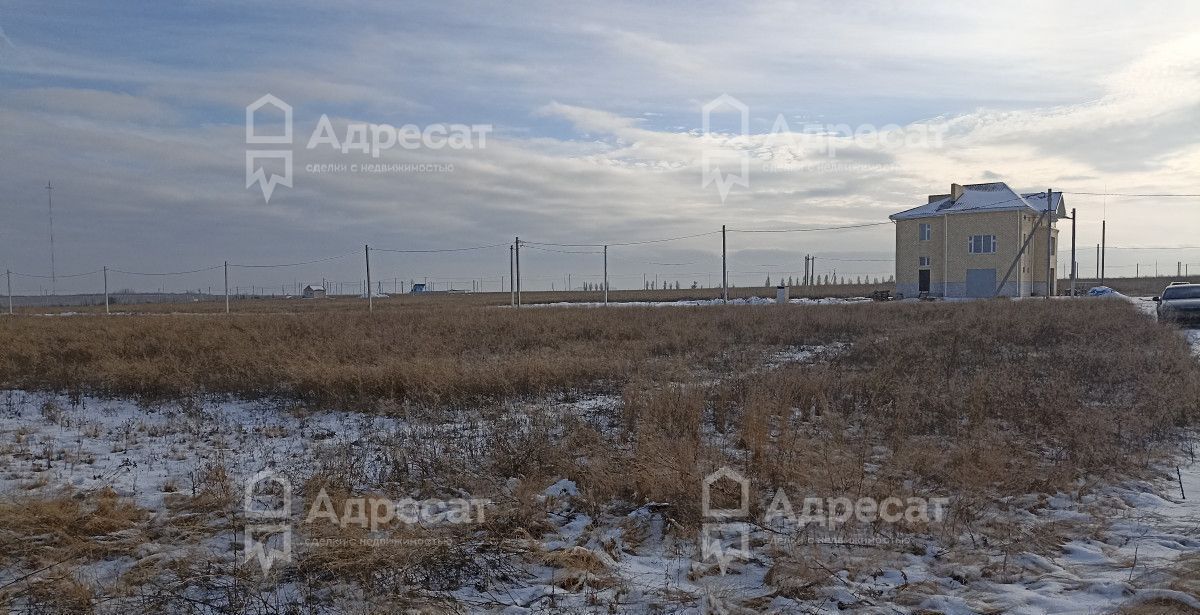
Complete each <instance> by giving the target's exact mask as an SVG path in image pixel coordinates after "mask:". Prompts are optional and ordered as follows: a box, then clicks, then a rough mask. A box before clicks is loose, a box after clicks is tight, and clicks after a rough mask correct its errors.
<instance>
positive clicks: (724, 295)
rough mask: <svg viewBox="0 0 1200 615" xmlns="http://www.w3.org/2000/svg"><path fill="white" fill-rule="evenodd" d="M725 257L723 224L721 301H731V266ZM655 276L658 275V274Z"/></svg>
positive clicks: (722, 228)
mask: <svg viewBox="0 0 1200 615" xmlns="http://www.w3.org/2000/svg"><path fill="white" fill-rule="evenodd" d="M727 263H728V261H727V260H726V257H725V225H724V224H722V225H721V301H722V302H723V303H726V304H727V303H729V267H728V264H727ZM654 277H656V278H657V277H658V276H657V275H656V276H654Z"/></svg>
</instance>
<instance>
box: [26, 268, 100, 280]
mask: <svg viewBox="0 0 1200 615" xmlns="http://www.w3.org/2000/svg"><path fill="white" fill-rule="evenodd" d="M103 271H104V270H103V269H97V270H95V271H87V272H84V273H71V274H62V273H59V274H52V275H38V274H36V273H21V272H19V271H13V272H12V274H13V275H15V276H20V277H23V278H38V279H42V280H54V279H58V278H81V277H83V276H86V275H96V274H97V273H101V272H103ZM109 271H112V270H111V269H110V270H109Z"/></svg>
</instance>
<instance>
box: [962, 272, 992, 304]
mask: <svg viewBox="0 0 1200 615" xmlns="http://www.w3.org/2000/svg"><path fill="white" fill-rule="evenodd" d="M994 294H996V270H995V269H968V270H967V296H968V297H991V296H992V295H994Z"/></svg>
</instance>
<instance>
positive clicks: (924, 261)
mask: <svg viewBox="0 0 1200 615" xmlns="http://www.w3.org/2000/svg"><path fill="white" fill-rule="evenodd" d="M917 266H918V267H928V266H929V257H928V256H918V257H917Z"/></svg>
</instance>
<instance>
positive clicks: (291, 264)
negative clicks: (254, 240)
mask: <svg viewBox="0 0 1200 615" xmlns="http://www.w3.org/2000/svg"><path fill="white" fill-rule="evenodd" d="M352 254H358V250H355V251H353V252H345V253H342V254H338V255H336V256H327V257H325V258H318V259H317V260H312V261H305V262H302V263H284V264H282V265H239V264H236V263H229V266H230V267H241V268H243V269H274V268H277V267H299V266H300V265H313V264H316V263H325V262H329V261H333V260H337V259H339V258H346V257H347V256H350V255H352ZM214 269H216V267H214Z"/></svg>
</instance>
